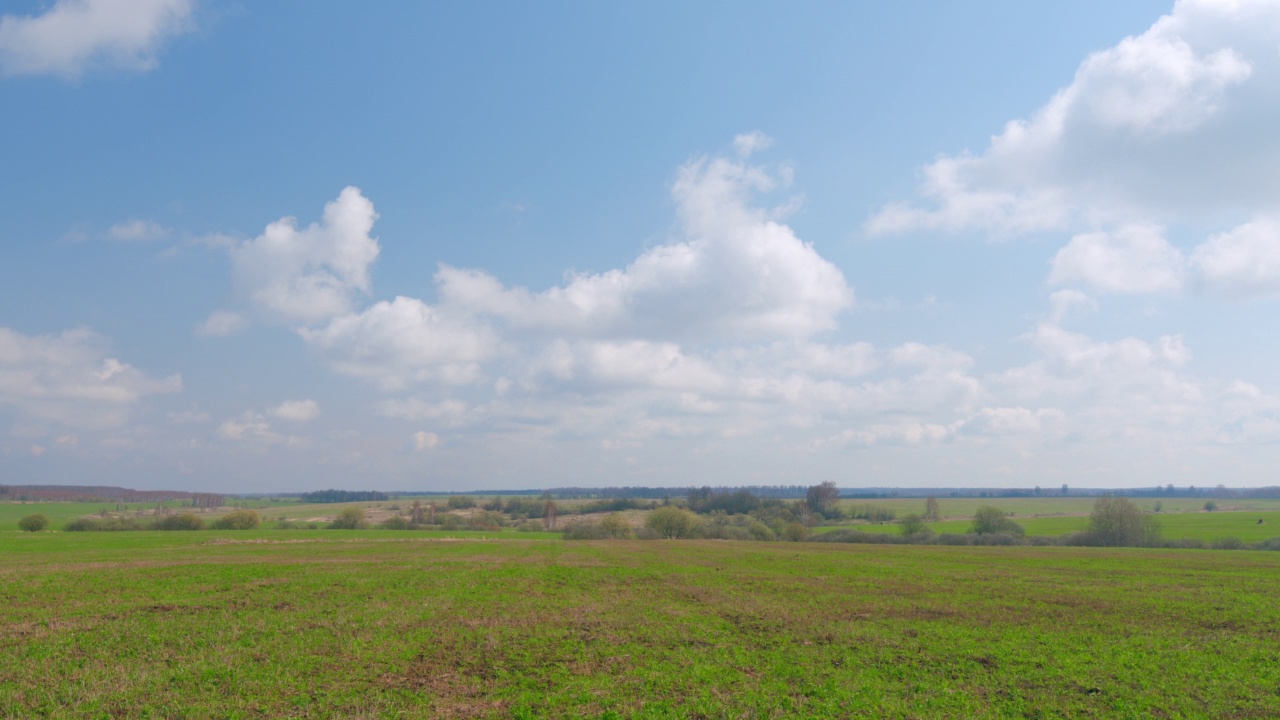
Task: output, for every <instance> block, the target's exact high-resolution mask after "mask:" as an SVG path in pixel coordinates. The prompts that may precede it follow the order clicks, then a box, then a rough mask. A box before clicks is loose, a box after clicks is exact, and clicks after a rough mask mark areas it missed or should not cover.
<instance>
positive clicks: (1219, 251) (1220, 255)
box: [1191, 217, 1280, 297]
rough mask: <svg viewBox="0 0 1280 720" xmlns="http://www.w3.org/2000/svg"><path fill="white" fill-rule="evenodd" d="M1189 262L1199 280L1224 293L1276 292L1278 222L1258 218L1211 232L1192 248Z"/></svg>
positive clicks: (1279, 280)
mask: <svg viewBox="0 0 1280 720" xmlns="http://www.w3.org/2000/svg"><path fill="white" fill-rule="evenodd" d="M1191 263H1192V265H1193V266H1194V267H1195V269H1196V272H1197V273H1198V276H1199V279H1201V280H1202V281H1203V282H1204V283H1205V284H1206V285H1208V286H1210V287H1211V288H1213V289H1215V290H1218V291H1220V292H1222V293H1224V294H1226V295H1232V296H1236V297H1253V296H1259V295H1275V294H1277V293H1280V221H1277V220H1276V219H1275V218H1272V217H1260V218H1256V219H1254V220H1253V221H1252V222H1248V223H1245V224H1243V225H1240V226H1238V227H1236V228H1234V229H1232V230H1230V231H1228V232H1224V233H1221V234H1218V235H1215V236H1213V237H1211V238H1209V240H1208V241H1207V242H1205V243H1204V244H1202V245H1200V246H1199V247H1197V248H1196V250H1195V252H1194V253H1193V254H1192V256H1191Z"/></svg>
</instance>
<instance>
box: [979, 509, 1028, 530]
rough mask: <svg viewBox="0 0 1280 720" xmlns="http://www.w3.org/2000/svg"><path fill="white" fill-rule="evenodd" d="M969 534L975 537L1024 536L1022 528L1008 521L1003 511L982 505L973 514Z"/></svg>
mask: <svg viewBox="0 0 1280 720" xmlns="http://www.w3.org/2000/svg"><path fill="white" fill-rule="evenodd" d="M969 532H972V533H974V534H975V535H995V534H997V533H1000V534H1004V535H1018V536H1022V535H1025V534H1026V531H1025V530H1023V529H1022V526H1021V525H1019V524H1018V523H1016V522H1014V521H1012V520H1010V519H1009V516H1008V515H1006V514H1005V513H1004V512H1003V511H1001V510H1000V509H998V508H994V507H991V506H990V505H983V506H982V507H980V508H978V511H977V512H975V513H974V514H973V525H972V526H971V527H970V528H969Z"/></svg>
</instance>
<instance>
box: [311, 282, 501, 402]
mask: <svg viewBox="0 0 1280 720" xmlns="http://www.w3.org/2000/svg"><path fill="white" fill-rule="evenodd" d="M299 333H300V334H301V335H302V337H303V338H304V339H305V340H306V341H307V343H308V344H310V345H311V346H312V347H314V348H316V349H317V350H319V351H321V352H322V353H323V354H324V356H325V358H326V359H327V360H328V362H329V364H330V366H331V367H333V368H334V369H335V370H337V371H338V372H340V373H343V374H345V375H351V376H354V377H358V378H362V379H365V380H368V381H370V382H374V383H377V384H378V385H381V386H382V387H384V388H386V389H389V390H390V389H398V388H403V387H405V386H406V385H409V384H411V383H415V382H424V381H428V380H438V381H442V382H445V383H448V384H455V385H461V384H468V383H471V382H474V381H476V380H477V379H478V378H479V377H480V374H481V364H482V363H483V362H484V361H485V360H488V359H489V358H491V357H493V356H494V355H495V354H496V352H497V349H498V341H497V339H496V337H495V336H494V334H493V333H492V332H491V331H490V330H488V329H487V328H486V327H485V326H484V325H482V324H477V323H474V322H469V321H468V320H467V318H465V317H457V316H451V315H449V314H448V313H446V312H443V311H442V310H441V309H439V308H436V307H433V306H431V305H428V304H427V303H424V302H422V301H421V300H417V299H415V298H408V297H397V298H396V299H395V300H392V301H391V302H386V301H383V302H379V303H375V304H374V305H372V306H371V307H369V308H368V309H366V310H364V311H363V312H359V313H352V314H348V315H343V316H340V317H337V318H335V319H334V320H332V321H331V322H330V323H329V324H328V325H326V326H324V327H322V328H316V329H310V328H302V329H300V330H299Z"/></svg>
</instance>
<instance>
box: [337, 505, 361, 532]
mask: <svg viewBox="0 0 1280 720" xmlns="http://www.w3.org/2000/svg"><path fill="white" fill-rule="evenodd" d="M366 527H369V523H367V522H365V520H364V508H358V507H349V508H344V509H343V511H342V512H340V513H338V517H336V518H334V519H333V522H331V523H329V529H330V530H363V529H364V528H366Z"/></svg>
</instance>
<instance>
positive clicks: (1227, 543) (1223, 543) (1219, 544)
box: [1212, 537, 1246, 550]
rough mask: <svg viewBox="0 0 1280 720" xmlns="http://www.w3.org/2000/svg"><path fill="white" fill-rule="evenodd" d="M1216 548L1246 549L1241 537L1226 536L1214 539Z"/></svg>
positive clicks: (1214, 547)
mask: <svg viewBox="0 0 1280 720" xmlns="http://www.w3.org/2000/svg"><path fill="white" fill-rule="evenodd" d="M1212 547H1213V549H1214V550H1244V549H1245V547H1246V546H1245V544H1244V541H1242V540H1241V539H1240V538H1235V537H1225V538H1218V539H1217V540H1214V541H1213V545H1212Z"/></svg>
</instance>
